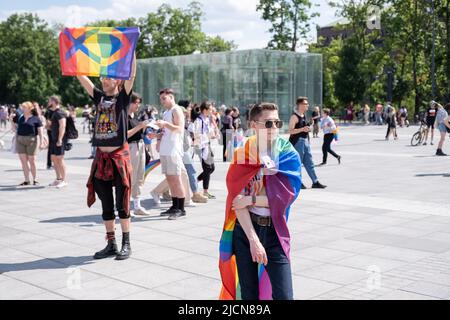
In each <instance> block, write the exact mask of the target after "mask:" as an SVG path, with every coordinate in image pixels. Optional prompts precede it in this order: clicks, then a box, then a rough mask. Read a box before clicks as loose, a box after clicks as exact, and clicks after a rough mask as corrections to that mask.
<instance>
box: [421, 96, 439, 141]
mask: <svg viewBox="0 0 450 320" xmlns="http://www.w3.org/2000/svg"><path fill="white" fill-rule="evenodd" d="M425 121H426V123H427V128H428V130H427V131H426V132H427V133H426V134H425V141H424V142H423V145H424V146H425V145H426V144H427V140H428V131H431V142H430V144H431V145H433V138H434V123H435V122H436V107H435V104H432V105H431V106H430V107H429V108H428V109H427V112H426V114H425Z"/></svg>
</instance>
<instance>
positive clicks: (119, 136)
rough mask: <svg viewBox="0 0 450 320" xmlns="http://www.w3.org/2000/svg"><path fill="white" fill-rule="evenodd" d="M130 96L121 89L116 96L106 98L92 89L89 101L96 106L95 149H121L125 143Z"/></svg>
mask: <svg viewBox="0 0 450 320" xmlns="http://www.w3.org/2000/svg"><path fill="white" fill-rule="evenodd" d="M131 94H132V92H130V94H127V92H126V90H125V89H124V88H123V89H122V90H121V91H120V92H119V94H118V95H116V96H107V95H106V94H105V93H104V92H103V91H102V90H99V89H97V88H94V96H93V97H91V99H92V100H93V101H94V102H95V105H96V117H95V126H94V137H93V139H92V145H93V146H95V147H121V146H122V145H123V144H124V143H125V142H126V141H127V130H128V106H129V105H130V102H131Z"/></svg>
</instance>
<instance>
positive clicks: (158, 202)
mask: <svg viewBox="0 0 450 320" xmlns="http://www.w3.org/2000/svg"><path fill="white" fill-rule="evenodd" d="M150 195H151V196H152V198H153V202H154V203H155V206H156V207H159V206H160V205H161V199H160V197H159V193H156V192H154V191H152V192H150Z"/></svg>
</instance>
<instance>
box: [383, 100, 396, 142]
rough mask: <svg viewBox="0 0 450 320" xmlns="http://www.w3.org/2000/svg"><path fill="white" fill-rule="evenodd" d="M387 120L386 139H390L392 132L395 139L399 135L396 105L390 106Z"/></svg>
mask: <svg viewBox="0 0 450 320" xmlns="http://www.w3.org/2000/svg"><path fill="white" fill-rule="evenodd" d="M386 122H387V133H386V140H389V136H390V135H391V134H392V136H393V137H394V140H397V139H398V136H397V117H396V112H395V108H394V107H390V109H389V113H388V115H387V118H386Z"/></svg>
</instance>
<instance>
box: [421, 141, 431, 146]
mask: <svg viewBox="0 0 450 320" xmlns="http://www.w3.org/2000/svg"><path fill="white" fill-rule="evenodd" d="M431 144H433V142H432V143H431ZM422 145H423V146H426V145H427V143H426V142H424V143H422Z"/></svg>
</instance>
